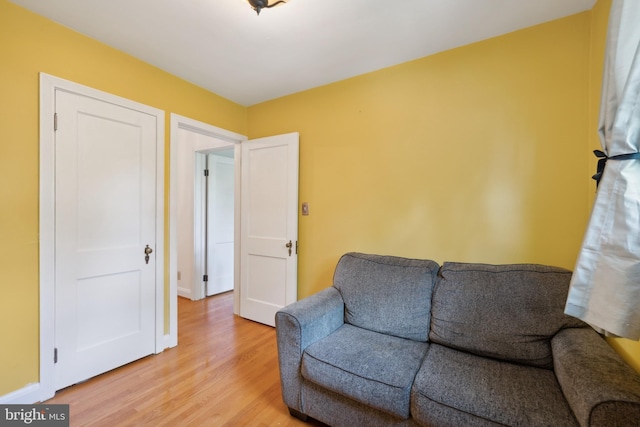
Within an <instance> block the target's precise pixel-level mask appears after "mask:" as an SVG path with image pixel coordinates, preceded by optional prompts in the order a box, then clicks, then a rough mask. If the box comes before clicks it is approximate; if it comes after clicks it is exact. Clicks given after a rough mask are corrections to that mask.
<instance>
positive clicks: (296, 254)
mask: <svg viewBox="0 0 640 427" xmlns="http://www.w3.org/2000/svg"><path fill="white" fill-rule="evenodd" d="M296 255H298V241H297V240H296Z"/></svg>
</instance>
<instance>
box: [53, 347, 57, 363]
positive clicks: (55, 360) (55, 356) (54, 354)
mask: <svg viewBox="0 0 640 427" xmlns="http://www.w3.org/2000/svg"><path fill="white" fill-rule="evenodd" d="M53 363H58V348H57V347H54V349H53Z"/></svg>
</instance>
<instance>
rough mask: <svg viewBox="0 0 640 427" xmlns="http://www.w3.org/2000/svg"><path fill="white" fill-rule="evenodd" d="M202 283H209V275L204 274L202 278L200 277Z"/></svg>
mask: <svg viewBox="0 0 640 427" xmlns="http://www.w3.org/2000/svg"><path fill="white" fill-rule="evenodd" d="M202 281H203V282H208V281H209V275H207V274H205V275H204V276H202Z"/></svg>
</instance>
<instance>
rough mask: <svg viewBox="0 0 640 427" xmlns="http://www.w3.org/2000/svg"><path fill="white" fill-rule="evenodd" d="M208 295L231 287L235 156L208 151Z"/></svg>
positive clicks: (206, 232) (225, 290) (228, 289)
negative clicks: (225, 155)
mask: <svg viewBox="0 0 640 427" xmlns="http://www.w3.org/2000/svg"><path fill="white" fill-rule="evenodd" d="M206 156H207V170H208V176H207V182H208V183H207V185H206V188H207V190H206V191H207V197H206V204H207V209H206V212H207V214H206V217H207V218H206V227H205V228H206V231H205V234H206V236H205V237H206V244H205V245H206V275H207V276H208V281H207V286H206V294H207V296H211V295H215V294H219V293H222V292H227V291H231V290H233V253H234V228H233V225H234V214H235V212H234V184H235V182H234V178H235V174H234V160H233V158H229V157H223V156H220V155H218V154H215V153H211V154H207V155H206Z"/></svg>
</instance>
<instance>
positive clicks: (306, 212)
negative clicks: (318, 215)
mask: <svg viewBox="0 0 640 427" xmlns="http://www.w3.org/2000/svg"><path fill="white" fill-rule="evenodd" d="M302 215H309V203H308V202H303V203H302Z"/></svg>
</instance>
